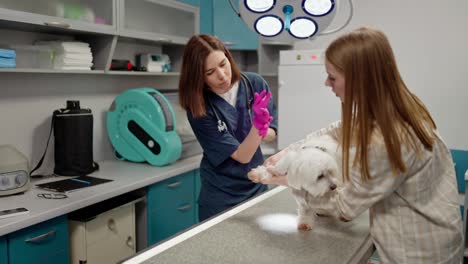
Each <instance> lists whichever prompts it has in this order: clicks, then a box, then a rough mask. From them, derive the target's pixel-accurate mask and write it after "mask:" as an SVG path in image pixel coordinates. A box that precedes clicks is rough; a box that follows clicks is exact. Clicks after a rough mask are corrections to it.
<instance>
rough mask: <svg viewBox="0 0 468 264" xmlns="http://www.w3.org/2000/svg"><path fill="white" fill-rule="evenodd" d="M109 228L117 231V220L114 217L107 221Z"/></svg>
mask: <svg viewBox="0 0 468 264" xmlns="http://www.w3.org/2000/svg"><path fill="white" fill-rule="evenodd" d="M107 228H109V230H110V231H115V220H114V219H112V218H111V219H109V220H108V221H107Z"/></svg>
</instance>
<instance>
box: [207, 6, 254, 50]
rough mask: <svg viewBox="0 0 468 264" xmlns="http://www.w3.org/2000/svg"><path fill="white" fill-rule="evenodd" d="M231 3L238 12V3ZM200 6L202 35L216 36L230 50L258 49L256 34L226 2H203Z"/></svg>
mask: <svg viewBox="0 0 468 264" xmlns="http://www.w3.org/2000/svg"><path fill="white" fill-rule="evenodd" d="M232 3H233V4H234V6H235V7H236V8H237V10H238V6H239V1H238V0H233V1H232ZM200 5H201V7H200V8H201V10H202V14H201V16H202V19H203V20H202V26H203V32H204V33H208V34H212V35H215V36H217V37H218V38H219V39H221V40H222V41H223V42H224V44H225V45H226V46H228V47H229V49H231V50H255V49H257V48H258V37H257V34H256V33H254V32H253V31H252V30H250V29H249V27H248V26H247V25H246V24H245V23H244V21H242V19H241V18H240V17H238V16H237V14H236V13H235V12H234V11H233V10H232V8H231V5H230V4H229V1H228V0H203V1H201V2H200ZM205 15H206V17H205ZM209 18H212V19H211V21H208V19H209Z"/></svg>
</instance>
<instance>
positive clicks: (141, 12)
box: [118, 0, 200, 45]
mask: <svg viewBox="0 0 468 264" xmlns="http://www.w3.org/2000/svg"><path fill="white" fill-rule="evenodd" d="M119 5H120V6H119V10H120V11H119V12H120V14H119V29H118V30H119V35H120V36H123V37H129V38H137V39H145V40H150V41H156V42H163V43H174V44H180V45H184V44H186V43H187V41H188V39H189V38H190V37H191V36H192V35H194V34H198V32H199V24H200V22H199V11H198V7H195V6H193V5H189V4H185V3H181V2H178V1H167V0H165V1H164V0H120V1H119Z"/></svg>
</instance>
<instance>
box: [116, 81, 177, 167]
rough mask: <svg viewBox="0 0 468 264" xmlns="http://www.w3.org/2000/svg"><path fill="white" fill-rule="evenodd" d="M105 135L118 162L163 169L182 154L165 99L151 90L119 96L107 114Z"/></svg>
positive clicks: (171, 115)
mask: <svg viewBox="0 0 468 264" xmlns="http://www.w3.org/2000/svg"><path fill="white" fill-rule="evenodd" d="M107 133H108V135H109V140H110V142H111V143H112V146H113V147H114V150H115V155H116V157H117V158H118V159H121V160H129V161H132V162H148V163H149V164H151V165H154V166H164V165H167V164H170V163H173V162H175V161H176V160H178V159H179V158H180V155H181V154H182V141H181V139H180V137H179V135H178V134H177V132H176V118H175V114H174V110H173V109H172V107H171V104H170V102H169V101H168V100H167V98H166V97H165V96H164V95H163V94H162V93H160V92H159V91H157V90H155V89H153V88H148V87H142V88H135V89H129V90H126V91H125V92H123V93H121V94H119V95H118V96H117V97H116V98H115V100H114V102H112V105H111V107H110V109H109V112H108V113H107Z"/></svg>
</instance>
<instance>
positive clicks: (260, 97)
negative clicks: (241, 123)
mask: <svg viewBox="0 0 468 264" xmlns="http://www.w3.org/2000/svg"><path fill="white" fill-rule="evenodd" d="M254 96H255V98H254V103H253V105H252V111H253V113H254V119H253V125H254V126H255V127H256V128H257V129H258V134H259V135H260V136H261V137H262V138H264V137H265V136H266V135H267V133H268V129H269V126H270V122H271V120H273V117H272V116H270V112H269V111H268V108H267V106H268V103H269V102H270V98H271V92H268V93H267V92H266V91H265V90H263V91H262V92H261V93H260V94H259V93H255V95H254Z"/></svg>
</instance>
